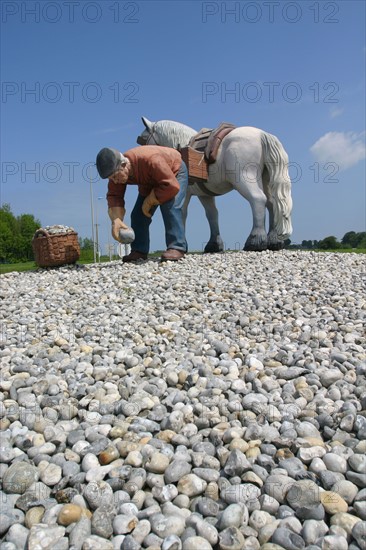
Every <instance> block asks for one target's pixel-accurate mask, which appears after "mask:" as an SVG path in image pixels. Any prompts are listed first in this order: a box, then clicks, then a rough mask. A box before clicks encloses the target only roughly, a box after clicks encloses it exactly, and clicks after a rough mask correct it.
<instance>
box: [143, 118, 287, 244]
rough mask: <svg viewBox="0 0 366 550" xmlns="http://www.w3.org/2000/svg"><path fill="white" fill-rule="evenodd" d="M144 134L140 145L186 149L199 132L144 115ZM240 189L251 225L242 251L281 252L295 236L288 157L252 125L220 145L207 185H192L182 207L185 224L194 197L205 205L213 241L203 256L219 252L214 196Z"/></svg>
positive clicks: (274, 138)
mask: <svg viewBox="0 0 366 550" xmlns="http://www.w3.org/2000/svg"><path fill="white" fill-rule="evenodd" d="M142 122H143V124H144V126H145V129H144V131H143V132H142V133H141V134H140V135H139V136H138V138H137V143H138V144H140V145H161V146H165V147H173V148H174V149H178V150H179V149H181V148H183V147H186V146H188V144H189V142H190V140H191V138H192V137H193V136H195V135H196V134H197V131H196V130H194V129H193V128H190V127H189V126H186V125H185V124H181V123H180V122H174V121H172V120H160V121H158V122H151V121H150V120H148V119H147V118H145V117H142ZM233 189H236V190H237V191H238V192H239V193H240V194H241V195H242V196H243V197H244V198H245V199H247V200H248V201H249V203H250V206H251V209H252V213H253V227H252V230H251V232H250V235H249V237H248V238H247V240H246V243H245V246H244V250H265V249H269V250H280V249H281V248H283V246H284V242H283V241H284V240H285V239H286V238H287V237H289V235H291V233H292V225H291V210H292V199H291V180H290V176H289V173H288V156H287V153H286V151H285V150H284V148H283V146H282V144H281V142H280V141H279V140H278V138H276V137H275V136H273V135H271V134H269V133H267V132H264V131H263V130H260V129H258V128H253V127H251V126H242V127H239V128H235V129H234V130H232V131H231V132H230V133H229V134H228V135H226V137H224V139H223V140H222V143H221V145H220V148H219V150H218V153H217V158H216V161H215V163H213V164H209V165H208V181H207V187H203V186H200V185H199V184H198V183H193V184H191V185H189V186H188V191H187V197H186V201H185V204H184V207H183V217H184V221H185V220H186V217H187V209H188V205H189V202H190V200H191V197H192V196H193V195H195V196H197V197H198V198H199V200H200V201H201V203H202V205H203V207H204V209H205V212H206V217H207V220H208V223H209V225H210V239H209V241H208V243H207V244H206V246H205V249H204V251H205V252H221V251H223V250H224V244H223V241H222V239H221V236H220V229H219V219H218V211H217V208H216V204H215V196H218V195H224V194H226V193H228V192H229V191H232V190H233ZM266 208H267V210H268V213H269V229H268V235H267V233H266V229H265V217H266Z"/></svg>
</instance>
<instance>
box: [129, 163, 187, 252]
mask: <svg viewBox="0 0 366 550" xmlns="http://www.w3.org/2000/svg"><path fill="white" fill-rule="evenodd" d="M176 178H177V180H178V183H179V186H180V190H179V192H178V194H177V195H176V196H175V197H174V198H173V199H171V200H170V201H168V202H165V203H164V204H161V205H160V210H161V214H162V216H163V221H164V226H165V241H166V247H167V248H175V249H176V250H181V251H182V252H186V251H187V241H186V237H185V230H184V223H183V216H182V208H183V205H184V201H185V198H186V194H187V187H188V170H187V167H186V165H185V163H184V162H183V161H182V165H181V167H180V169H179V172H178V173H177V175H176ZM144 200H145V197H143V196H142V195H140V194H139V195H138V197H137V200H136V203H135V206H134V207H133V210H132V213H131V225H132V229H133V230H134V232H135V240H134V241H133V243H132V245H131V248H132V250H136V251H137V252H143V253H145V254H147V253H148V252H149V248H150V234H149V227H150V224H151V221H152V217H151V218H149V217H147V216H145V215H144V213H143V212H142V203H143V202H144ZM156 209H157V206H155V207H153V208H152V209H151V210H150V212H151V214H152V215H153V214H154V212H155V210H156Z"/></svg>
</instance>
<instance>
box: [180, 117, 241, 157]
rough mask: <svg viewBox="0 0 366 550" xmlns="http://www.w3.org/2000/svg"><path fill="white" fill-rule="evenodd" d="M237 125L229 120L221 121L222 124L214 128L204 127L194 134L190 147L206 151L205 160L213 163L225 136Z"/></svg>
mask: <svg viewBox="0 0 366 550" xmlns="http://www.w3.org/2000/svg"><path fill="white" fill-rule="evenodd" d="M235 128H236V126H234V124H230V123H229V122H221V124H220V125H219V126H218V127H217V128H215V129H214V130H212V129H209V128H202V130H200V131H199V132H198V134H196V135H195V136H193V138H192V139H191V141H190V142H189V147H192V149H195V150H196V151H200V152H202V153H204V156H205V160H206V162H207V163H208V164H212V163H214V162H215V161H216V158H217V152H218V150H219V147H220V145H221V143H222V140H223V139H224V137H226V136H227V135H228V134H229V133H230V132H231V131H232V130H235Z"/></svg>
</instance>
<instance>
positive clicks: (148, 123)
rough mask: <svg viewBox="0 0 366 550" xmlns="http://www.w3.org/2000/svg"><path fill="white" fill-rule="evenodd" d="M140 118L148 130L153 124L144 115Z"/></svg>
mask: <svg viewBox="0 0 366 550" xmlns="http://www.w3.org/2000/svg"><path fill="white" fill-rule="evenodd" d="M141 120H142V122H143V124H144V126H145V128H146V130H149V129H150V128H151V126H152V125H153V123H152V122H151V121H150V120H149V119H148V118H145V117H144V116H142V117H141Z"/></svg>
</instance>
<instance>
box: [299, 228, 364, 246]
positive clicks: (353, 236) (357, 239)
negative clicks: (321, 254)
mask: <svg viewBox="0 0 366 550" xmlns="http://www.w3.org/2000/svg"><path fill="white" fill-rule="evenodd" d="M301 248H306V249H307V250H319V249H320V250H333V249H338V248H339V249H343V250H344V249H351V248H356V249H361V248H364V249H365V248H366V231H361V232H360V233H356V231H347V233H345V234H344V235H343V237H342V239H341V240H340V241H338V239H337V238H336V237H334V236H333V235H330V236H329V237H325V239H322V240H320V241H311V240H303V241H302V242H301Z"/></svg>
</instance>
